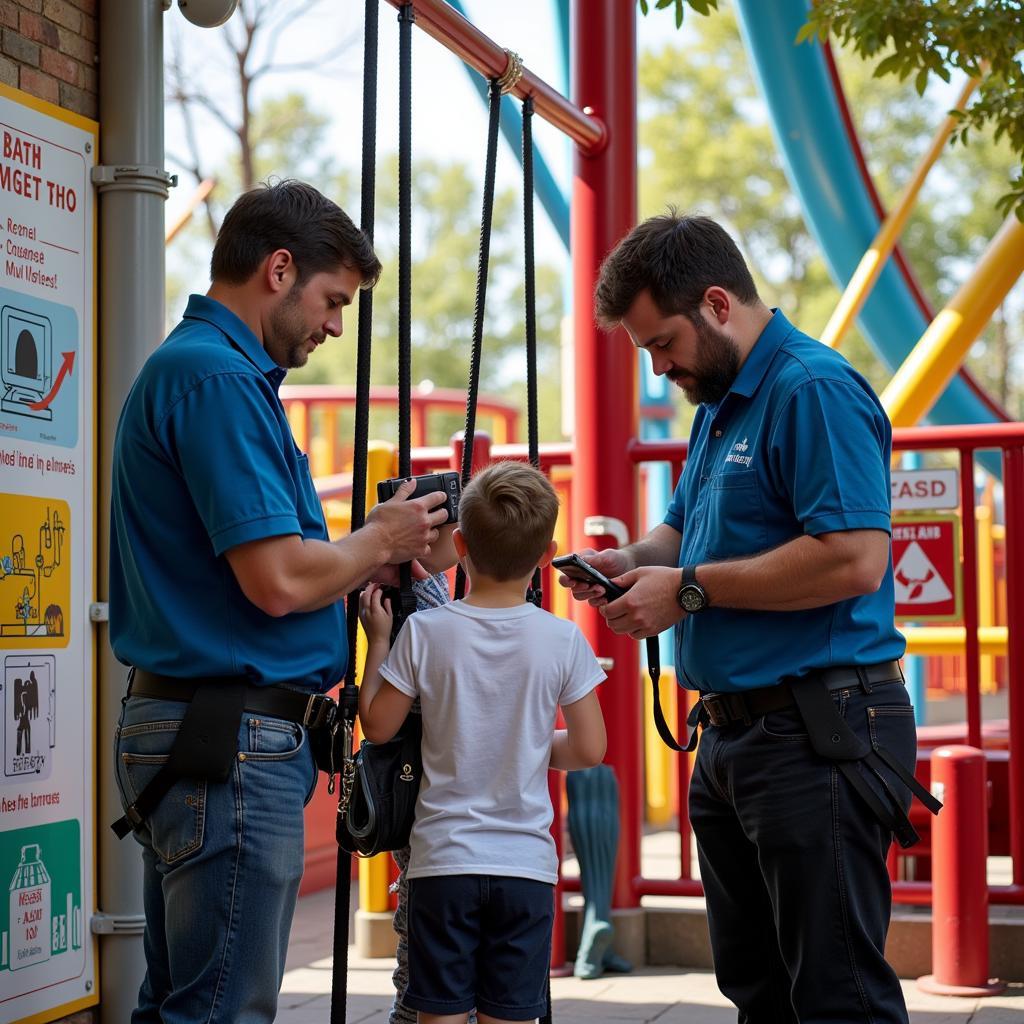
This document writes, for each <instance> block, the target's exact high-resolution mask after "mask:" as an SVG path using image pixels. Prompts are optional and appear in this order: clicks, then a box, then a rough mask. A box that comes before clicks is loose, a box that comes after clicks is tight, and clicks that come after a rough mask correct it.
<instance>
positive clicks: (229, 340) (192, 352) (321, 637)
mask: <svg viewBox="0 0 1024 1024" xmlns="http://www.w3.org/2000/svg"><path fill="white" fill-rule="evenodd" d="M284 376H285V371H284V370H282V369H281V368H280V367H278V366H277V365H275V364H274V362H273V360H271V358H270V357H269V355H267V353H266V351H265V350H264V348H263V346H262V345H261V344H260V342H259V341H258V340H257V338H256V336H255V335H254V334H253V333H252V331H251V330H250V329H249V328H248V327H247V326H246V325H245V324H244V323H243V322H242V321H241V320H240V319H239V318H238V317H236V316H235V314H234V313H232V312H231V311H230V310H229V309H227V308H226V307H225V306H223V305H221V304H220V303H219V302H216V301H214V300H213V299H211V298H209V297H207V296H201V295H193V296H191V298H190V299H189V303H188V306H187V308H186V310H185V316H184V319H183V320H182V322H181V323H180V324H179V325H178V326H177V327H176V328H175V329H174V331H172V332H171V334H170V335H169V337H168V338H167V340H166V341H165V342H164V343H163V344H162V345H161V346H160V347H159V348H158V349H157V350H156V352H154V353H153V355H152V356H150V358H149V359H148V360H147V361H146V364H145V365H144V366H143V368H142V371H141V372H140V374H139V376H138V378H137V380H136V381H135V384H134V385H133V387H132V390H131V392H130V393H129V395H128V399H127V401H126V402H125V406H124V409H123V410H122V413H121V418H120V421H119V423H118V428H117V435H116V438H115V441H114V466H113V481H112V502H111V531H110V532H111V540H110V544H111V552H110V634H111V642H112V644H113V648H114V653H115V654H116V656H117V657H118V659H119V660H121V661H122V662H124V663H126V664H131V665H136V666H138V667H140V668H144V669H147V670H148V671H150V672H156V673H160V674H163V675H169V676H176V677H185V678H195V677H200V676H246V677H248V678H249V680H250V681H251V682H253V683H255V684H258V685H260V684H281V683H288V684H292V685H297V686H299V687H300V688H303V689H311V690H325V689H328V688H329V687H331V686H333V685H334V684H335V683H337V682H338V680H339V679H340V678H341V677H342V675H343V673H344V670H345V662H346V658H347V642H346V633H345V622H344V610H343V603H342V602H340V601H339V602H336V603H334V604H331V605H328V606H327V607H325V608H321V609H319V610H317V611H313V612H295V613H292V614H289V615H284V616H281V617H272V616H270V615H267V614H265V613H264V612H262V611H261V610H260V609H259V608H257V607H256V606H255V605H254V604H252V603H251V602H250V601H249V600H248V599H247V598H246V596H245V595H244V594H243V593H242V590H241V588H240V586H239V585H238V581H237V580H236V579H235V575H234V573H233V572H232V570H231V567H230V566H229V564H228V562H227V560H226V559H225V557H224V553H225V552H226V551H228V550H229V549H231V548H233V547H236V546H238V545H239V544H244V543H246V542H248V541H254V540H261V539H265V538H270V537H279V536H285V535H289V534H294V535H298V536H301V537H304V538H309V539H317V540H326V539H327V537H328V535H327V526H326V523H325V521H324V516H323V512H322V510H321V507H320V501H319V499H318V498H317V495H316V491H315V488H314V486H313V480H312V477H311V476H310V472H309V464H308V460H307V457H306V455H304V454H303V453H302V452H301V451H299V449H298V447H297V446H296V444H295V441H294V439H293V438H292V432H291V428H290V427H289V424H288V419H287V417H286V415H285V412H284V408H283V406H282V405H281V401H280V399H279V397H278V387H279V386H280V384H281V381H282V380H283V379H284Z"/></svg>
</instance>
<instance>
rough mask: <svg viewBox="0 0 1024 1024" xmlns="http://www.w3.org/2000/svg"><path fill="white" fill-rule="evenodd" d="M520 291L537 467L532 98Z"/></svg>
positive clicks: (533, 592)
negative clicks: (522, 273)
mask: <svg viewBox="0 0 1024 1024" xmlns="http://www.w3.org/2000/svg"><path fill="white" fill-rule="evenodd" d="M523 269H524V275H523V276H524V281H523V294H524V296H525V300H526V432H527V444H528V448H529V453H530V465H531V466H533V468H534V469H540V445H539V443H538V440H537V433H538V431H537V291H536V287H535V283H534V278H535V269H534V255H533V98H532V97H531V96H527V97H526V98H525V99H524V100H523ZM526 596H527V600H529V601H531V602H532V603H533V604H535V605H536V606H537V607H538V608H540V606H541V604H542V603H543V600H544V593H543V590H542V586H541V575H540V569H537V570H536V571H535V572H534V574H533V580H532V581H531V584H530V589H529V592H528V593H527V595H526Z"/></svg>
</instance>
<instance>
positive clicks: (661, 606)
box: [591, 552, 686, 640]
mask: <svg viewBox="0 0 1024 1024" xmlns="http://www.w3.org/2000/svg"><path fill="white" fill-rule="evenodd" d="M605 553H607V552H605ZM612 583H617V584H618V585H619V586H620V587H628V588H629V593H628V594H625V595H624V596H623V597H620V598H619V599H618V600H617V601H612V602H611V603H608V602H605V603H604V604H603V606H602V607H601V614H602V615H603V616H604V617H605V620H606V621H607V622H608V626H609V628H610V629H611V631H612V632H613V633H618V634H620V635H622V634H626V635H628V636H631V637H632V638H633V639H634V640H642V639H644V637H648V636H657V634H658V633H661V632H663V631H664V630H666V629H668V628H669V626H674V625H675V624H676V623H677V622H679V621H681V620H682V619H683V618H684V617H685V615H686V612H684V611H683V610H682V608H680V607H679V601H678V600H677V597H676V595H677V594H678V593H679V586H680V574H679V570H678V569H672V568H668V567H665V566H660V565H646V566H642V567H641V568H639V569H632V570H630V571H629V572H626V573H624V574H623V575H621V576H619V577H617V578H613V579H612ZM591 603H592V604H593V603H594V602H591Z"/></svg>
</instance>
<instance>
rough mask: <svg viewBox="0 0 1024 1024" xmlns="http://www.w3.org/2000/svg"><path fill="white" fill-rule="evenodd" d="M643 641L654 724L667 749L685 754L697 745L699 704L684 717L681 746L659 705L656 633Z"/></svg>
mask: <svg viewBox="0 0 1024 1024" xmlns="http://www.w3.org/2000/svg"><path fill="white" fill-rule="evenodd" d="M644 643H645V645H646V647H647V672H648V674H649V675H650V677H651V688H652V692H653V694H654V726H655V728H656V729H657V730H658V735H659V736H660V737H661V739H662V742H663V743H664V744H665V746H666V747H668V748H669V750H675V751H676V752H677V753H680V754H687V753H689V752H690V751H692V750H695V749H696V747H697V726H698V725H699V724H701V717H700V711H701V705H700V703H699V702H698V703H697V704H695V705H694V706H693V708H692V709H691V710H690V713H689V715H687V717H686V725H687V727H688V730H687V734H686V746H685V747H681V746H680V745H679V743H678V741H677V740H676V738H675V737H674V736H673V735H672V730H671V729H670V728H669V727H668V722H666V721H665V712H664V711H663V710H662V707H661V690H660V688H659V686H658V683H659V682H660V680H661V650H660V648H659V647H658V636H657V634H655V635H654V636H649V637H648V638H647V639H646V640H645V641H644Z"/></svg>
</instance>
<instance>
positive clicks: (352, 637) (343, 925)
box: [330, 0, 380, 1024]
mask: <svg viewBox="0 0 1024 1024" xmlns="http://www.w3.org/2000/svg"><path fill="white" fill-rule="evenodd" d="M379 11H380V3H379V0H366V19H365V28H364V36H363V166H362V193H361V195H360V207H359V222H360V225H361V227H362V230H363V231H364V232H365V234H366V236H367V237H368V238H369V239H370V241H371V242H372V241H373V229H374V188H375V185H376V173H375V171H376V162H377V148H376V141H377V35H378V32H377V25H378V15H379ZM372 327H373V291H372V290H371V289H369V288H364V289H362V290H361V291H360V292H359V329H358V332H357V335H356V337H357V343H356V353H357V354H356V407H355V430H354V435H355V436H354V439H353V451H352V529H353V530H358V529H359V527H361V526H362V525H363V523H364V522H365V521H366V453H367V448H368V447H369V436H370V355H371V337H372ZM358 623H359V593H358V591H354V592H353V593H352V594H350V595H349V598H348V602H347V605H346V621H345V624H346V631H347V634H348V665H347V666H346V672H345V685H344V687H343V688H342V693H341V713H342V715H343V717H344V719H345V721H347V722H348V723H350V725H351V724H354V723H355V718H356V709H357V706H358V690H357V689H356V685H355V683H356V659H355V650H356V627H357V626H358ZM341 728H343V729H344V728H345V725H344V724H342V726H341ZM344 789H345V787H344V786H342V787H340V792H339V801H340V799H341V796H342V794H343V793H344ZM340 825H341V817H340V803H339V818H338V823H337V827H340ZM351 888H352V855H351V854H350V853H349V852H348V851H347V850H345V849H343V848H342V847H341V845H340V844H339V845H338V862H337V877H336V880H335V886H334V953H333V955H334V960H333V968H332V972H331V1016H330V1021H331V1024H345V1019H346V1010H347V1001H348V937H349V936H348V922H349V912H350V902H351Z"/></svg>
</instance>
